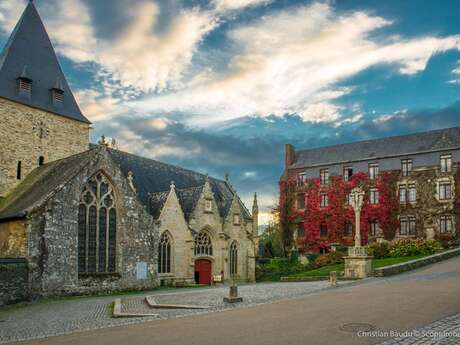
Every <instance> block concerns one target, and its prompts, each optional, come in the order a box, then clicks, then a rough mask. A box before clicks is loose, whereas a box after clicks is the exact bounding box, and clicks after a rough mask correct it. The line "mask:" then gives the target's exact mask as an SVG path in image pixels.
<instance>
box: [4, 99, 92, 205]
mask: <svg viewBox="0 0 460 345" xmlns="http://www.w3.org/2000/svg"><path fill="white" fill-rule="evenodd" d="M0 113H1V114H2V125H1V126H0V146H1V147H3V148H5V147H8V150H2V153H1V155H0V198H1V197H5V196H6V195H8V193H9V192H10V191H11V190H12V189H13V188H14V187H15V186H16V185H18V184H19V183H20V182H21V181H22V180H23V179H24V178H25V177H26V176H27V175H28V174H29V173H30V172H31V171H32V170H33V169H35V168H36V167H37V166H38V165H39V160H40V157H43V159H44V162H51V161H54V160H57V159H61V158H65V157H68V156H71V155H73V154H77V153H80V152H83V151H86V150H88V148H89V130H90V125H89V124H88V123H84V122H80V121H75V120H72V119H69V118H67V117H64V116H60V115H56V114H52V113H49V112H46V111H44V110H40V109H36V108H32V107H29V106H27V105H23V104H20V103H17V102H13V101H10V100H7V99H5V98H0ZM18 162H21V168H20V169H21V179H18V176H17V174H18ZM0 206H1V205H0Z"/></svg>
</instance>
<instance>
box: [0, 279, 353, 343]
mask: <svg viewBox="0 0 460 345" xmlns="http://www.w3.org/2000/svg"><path fill="white" fill-rule="evenodd" d="M340 284H341V285H349V284H350V282H341V283H340ZM327 288H328V282H326V281H318V282H299V283H261V284H248V285H241V286H239V287H238V290H239V295H240V296H242V297H243V298H244V301H243V302H242V303H238V304H228V303H224V302H223V297H224V296H226V295H227V294H228V287H225V286H222V287H212V288H199V289H197V288H194V289H181V290H173V291H170V290H157V291H153V292H152V291H151V292H144V293H140V294H137V295H122V296H118V297H121V298H122V311H126V312H133V313H145V312H150V313H152V312H154V313H157V314H159V316H158V317H133V318H118V319H114V318H112V317H111V312H112V303H113V301H114V299H115V297H117V296H104V297H82V298H68V299H56V300H43V301H39V302H36V303H31V304H26V305H25V306H21V305H20V306H13V307H7V308H5V309H3V310H2V309H1V308H0V344H4V343H9V342H14V341H20V340H28V339H36V338H45V337H49V336H55V335H63V334H69V333H73V332H76V331H84V330H94V329H99V328H106V327H114V326H121V325H127V324H133V323H140V322H145V321H152V320H156V319H169V318H177V317H184V316H188V315H196V314H203V313H209V312H215V311H221V310H227V309H232V308H241V307H249V306H255V305H259V304H265V303H270V302H273V301H278V300H285V299H292V298H297V297H302V296H305V295H307V294H310V293H314V292H318V291H321V290H325V289H327ZM148 295H155V296H156V298H155V300H156V302H157V303H168V304H196V305H206V306H209V307H210V308H209V309H206V310H203V309H201V310H200V309H194V310H184V309H150V308H149V307H148V306H147V305H146V303H145V301H144V298H145V296H148Z"/></svg>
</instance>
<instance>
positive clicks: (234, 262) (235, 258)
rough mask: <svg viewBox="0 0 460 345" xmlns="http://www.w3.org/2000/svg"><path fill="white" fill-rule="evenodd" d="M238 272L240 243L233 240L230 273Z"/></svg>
mask: <svg viewBox="0 0 460 345" xmlns="http://www.w3.org/2000/svg"><path fill="white" fill-rule="evenodd" d="M236 274H238V245H237V244H236V242H233V243H232V245H231V246H230V275H232V276H234V275H236Z"/></svg>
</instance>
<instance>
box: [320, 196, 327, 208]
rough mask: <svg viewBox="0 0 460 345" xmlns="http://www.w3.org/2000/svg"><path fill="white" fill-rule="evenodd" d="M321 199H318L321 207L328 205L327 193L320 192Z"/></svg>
mask: <svg viewBox="0 0 460 345" xmlns="http://www.w3.org/2000/svg"><path fill="white" fill-rule="evenodd" d="M320 197H321V201H320V206H321V207H328V206H329V197H328V195H327V193H321V196H320Z"/></svg>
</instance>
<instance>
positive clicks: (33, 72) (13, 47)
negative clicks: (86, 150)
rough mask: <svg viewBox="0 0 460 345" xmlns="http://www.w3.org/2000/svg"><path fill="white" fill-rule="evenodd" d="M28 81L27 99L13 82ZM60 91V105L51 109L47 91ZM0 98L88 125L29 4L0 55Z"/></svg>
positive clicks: (34, 10)
mask: <svg viewBox="0 0 460 345" xmlns="http://www.w3.org/2000/svg"><path fill="white" fill-rule="evenodd" d="M24 72H25V73H26V76H27V78H29V79H32V94H31V97H30V99H28V98H27V97H24V96H20V95H19V93H18V91H17V78H18V77H20V76H21V75H23V73H24ZM55 86H59V87H60V88H62V90H63V91H64V101H63V103H62V104H61V105H58V106H56V105H53V102H52V98H51V92H50V90H51V89H52V88H53V87H55ZM0 97H3V98H7V99H9V100H12V101H16V102H19V103H22V104H26V105H28V106H31V107H35V108H39V109H42V110H46V111H49V112H52V113H56V114H59V115H62V116H65V117H68V118H71V119H73V120H77V121H81V122H86V123H90V121H89V120H88V119H87V118H86V117H85V116H83V114H82V113H81V111H80V108H79V107H78V104H77V102H76V101H75V98H74V96H73V94H72V91H71V89H70V87H69V85H68V83H67V80H66V78H65V76H64V73H63V72H62V69H61V66H60V65H59V61H58V59H57V57H56V53H55V51H54V49H53V46H52V44H51V41H50V39H49V37H48V34H47V32H46V29H45V27H44V25H43V23H42V21H41V19H40V16H39V14H38V12H37V9H36V8H35V5H34V4H33V2H29V4H28V5H27V7H26V9H25V10H24V12H23V14H22V16H21V18H20V19H19V22H18V23H17V24H16V27H15V28H14V30H13V32H12V34H11V36H10V38H9V40H8V41H7V43H6V45H5V47H4V49H3V51H2V53H1V54H0Z"/></svg>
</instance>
